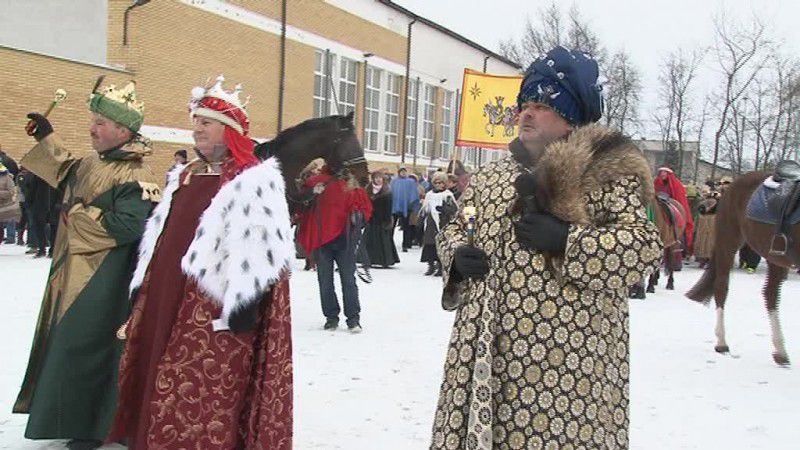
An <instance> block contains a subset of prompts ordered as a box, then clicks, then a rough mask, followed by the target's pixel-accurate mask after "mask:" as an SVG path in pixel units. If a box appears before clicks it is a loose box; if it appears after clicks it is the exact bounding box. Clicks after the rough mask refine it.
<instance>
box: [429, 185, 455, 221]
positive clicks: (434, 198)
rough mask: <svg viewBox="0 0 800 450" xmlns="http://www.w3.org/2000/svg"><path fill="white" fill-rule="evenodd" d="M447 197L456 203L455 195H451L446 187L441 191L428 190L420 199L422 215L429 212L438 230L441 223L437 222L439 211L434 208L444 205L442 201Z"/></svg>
mask: <svg viewBox="0 0 800 450" xmlns="http://www.w3.org/2000/svg"><path fill="white" fill-rule="evenodd" d="M448 198H452V199H453V203H455V204H456V205H458V203H457V202H456V198H455V196H453V193H452V192H450V191H449V190H447V189H445V190H443V191H441V192H433V191H428V193H427V194H425V199H424V200H423V201H422V208H421V209H420V212H421V213H422V214H424V215H429V214H430V216H431V217H433V221H434V222H435V223H436V229H437V230H440V229H441V228H442V225H441V224H440V223H439V215H440V213H439V211H437V210H436V208H437V207H439V206H442V205H444V202H445V201H446V200H447V199H448Z"/></svg>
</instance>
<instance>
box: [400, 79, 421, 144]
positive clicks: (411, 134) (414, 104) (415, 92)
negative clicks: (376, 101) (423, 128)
mask: <svg viewBox="0 0 800 450" xmlns="http://www.w3.org/2000/svg"><path fill="white" fill-rule="evenodd" d="M420 83H421V82H420V81H419V80H409V83H408V95H407V96H406V119H405V120H406V138H405V141H403V145H405V146H406V147H405V148H406V149H407V150H408V151H407V153H409V154H411V155H413V154H415V153H417V137H418V134H419V133H418V130H417V126H418V125H419V122H418V119H419V98H418V97H419V85H420Z"/></svg>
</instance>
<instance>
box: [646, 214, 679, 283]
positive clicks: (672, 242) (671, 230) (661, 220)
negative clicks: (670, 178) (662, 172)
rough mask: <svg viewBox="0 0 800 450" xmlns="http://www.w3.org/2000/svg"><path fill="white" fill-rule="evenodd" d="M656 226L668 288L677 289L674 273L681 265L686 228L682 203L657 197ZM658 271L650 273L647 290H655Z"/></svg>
mask: <svg viewBox="0 0 800 450" xmlns="http://www.w3.org/2000/svg"><path fill="white" fill-rule="evenodd" d="M653 213H654V215H655V221H656V227H657V228H658V231H659V235H660V237H661V242H662V243H663V246H664V259H663V263H664V272H665V273H666V274H667V290H674V289H675V277H674V273H675V270H677V269H678V268H679V267H680V263H681V259H682V252H683V242H682V239H681V238H682V236H683V232H684V231H685V230H686V220H687V217H686V214H687V213H686V211H684V210H683V206H681V204H680V203H679V202H677V201H675V200H673V199H671V198H657V199H656V200H655V203H654V206H653ZM658 276H659V273H658V272H654V273H653V274H651V275H650V280H649V282H648V284H647V292H655V286H656V285H657V284H658Z"/></svg>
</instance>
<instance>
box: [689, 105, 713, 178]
mask: <svg viewBox="0 0 800 450" xmlns="http://www.w3.org/2000/svg"><path fill="white" fill-rule="evenodd" d="M709 104H710V103H709V98H708V97H705V99H704V101H703V110H702V112H701V113H700V116H698V117H697V119H696V120H695V124H696V126H697V128H696V130H697V134H696V136H697V138H696V140H697V153H695V155H694V176H693V181H692V182H693V183H694V184H697V175H698V173H699V172H700V170H699V169H700V157H701V156H702V153H703V131H704V130H705V127H706V123H707V122H708V108H709Z"/></svg>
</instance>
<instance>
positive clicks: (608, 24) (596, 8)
mask: <svg viewBox="0 0 800 450" xmlns="http://www.w3.org/2000/svg"><path fill="white" fill-rule="evenodd" d="M395 2H396V3H398V4H400V5H402V6H404V7H406V8H408V9H409V10H411V11H413V12H415V13H417V14H419V15H421V16H423V17H426V18H428V19H431V20H433V21H435V22H437V23H439V24H441V25H443V26H445V27H447V28H450V29H451V30H453V31H455V32H457V33H459V34H461V35H463V36H466V37H467V38H469V39H471V40H474V41H475V42H477V43H479V44H481V45H483V46H485V47H487V48H489V49H492V50H495V51H498V42H499V41H500V39H506V38H508V37H512V36H513V37H519V36H520V35H521V34H522V29H523V27H524V25H525V19H526V16H527V17H530V19H531V21H532V22H533V23H534V24H536V23H537V18H536V14H537V12H538V11H539V10H540V9H541V8H543V7H547V6H548V5H550V3H551V1H550V0H491V1H488V0H395ZM572 3H573V2H565V1H558V2H556V4H557V5H559V7H560V8H562V11H566V10H568V9H569V8H570V6H571V5H572ZM574 3H576V4H577V5H578V7H579V9H580V11H581V14H582V15H583V17H584V18H585V19H586V20H587V21H588V22H589V23H590V25H591V27H592V29H593V30H594V31H595V32H596V33H597V34H598V35H599V37H600V39H601V41H602V43H603V44H604V45H605V46H606V48H608V49H609V50H610V51H614V50H616V49H620V48H624V49H626V50H627V51H628V53H629V54H630V55H631V57H632V58H633V61H634V62H635V64H636V65H637V67H638V68H639V69H640V71H641V72H642V75H643V84H644V88H643V92H642V94H643V100H644V104H643V105H642V114H641V115H642V116H648V115H649V110H650V109H651V108H652V107H653V105H654V103H655V101H656V100H655V90H656V86H657V77H658V70H659V63H660V60H661V59H662V58H663V57H664V55H666V54H668V53H669V52H670V51H673V50H675V49H677V48H679V47H683V48H687V49H688V48H692V47H696V46H708V45H711V44H712V43H713V26H712V18H713V16H714V15H715V14H717V13H719V12H720V11H722V10H725V11H726V14H729V15H730V16H732V17H737V18H740V19H749V18H750V17H752V14H753V12H754V11H755V12H756V13H757V15H758V16H759V17H760V18H761V19H762V20H763V21H764V23H765V24H767V28H768V30H769V32H770V33H771V34H772V35H773V36H774V37H775V38H776V39H780V40H782V41H783V42H784V44H783V47H784V48H785V49H786V51H791V52H794V53H795V54H797V51H798V49H800V23H798V21H799V20H800V0H583V1H576V2H574ZM707 59H708V61H707V62H706V64H705V68H704V70H703V71H702V73H701V74H700V76H701V78H702V79H701V84H700V85H698V91H705V90H707V89H710V87H711V85H713V84H714V80H715V78H714V72H713V69H714V66H713V62H712V61H710V58H707ZM601 69H602V68H601ZM703 94H704V92H698V95H697V98H698V99H699V98H702V97H703ZM643 118H646V117H643Z"/></svg>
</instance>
